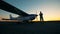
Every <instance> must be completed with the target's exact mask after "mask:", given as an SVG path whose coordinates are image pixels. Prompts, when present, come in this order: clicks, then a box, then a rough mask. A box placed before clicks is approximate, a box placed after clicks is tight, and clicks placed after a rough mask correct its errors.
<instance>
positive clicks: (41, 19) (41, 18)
mask: <svg viewBox="0 0 60 34" xmlns="http://www.w3.org/2000/svg"><path fill="white" fill-rule="evenodd" d="M39 15H40V21H44V20H43V13H42V12H41V11H40V14H39Z"/></svg>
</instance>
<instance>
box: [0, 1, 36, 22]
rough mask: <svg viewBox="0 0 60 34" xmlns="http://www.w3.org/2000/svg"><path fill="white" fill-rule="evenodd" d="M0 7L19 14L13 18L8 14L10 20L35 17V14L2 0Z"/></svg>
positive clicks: (23, 19) (23, 20)
mask: <svg viewBox="0 0 60 34" xmlns="http://www.w3.org/2000/svg"><path fill="white" fill-rule="evenodd" d="M0 9H1V10H5V11H7V12H11V13H15V14H18V15H20V16H19V17H17V18H13V17H12V16H11V15H10V20H21V21H22V22H27V21H32V20H34V19H35V18H36V17H37V14H28V13H25V12H24V11H22V10H20V9H18V8H16V7H14V6H13V5H11V4H9V3H7V2H5V1H3V0H0Z"/></svg>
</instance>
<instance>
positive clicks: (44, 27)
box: [0, 21, 60, 34]
mask: <svg viewBox="0 0 60 34" xmlns="http://www.w3.org/2000/svg"><path fill="white" fill-rule="evenodd" d="M0 34H60V21H46V22H31V23H19V24H18V22H17V23H15V22H0Z"/></svg>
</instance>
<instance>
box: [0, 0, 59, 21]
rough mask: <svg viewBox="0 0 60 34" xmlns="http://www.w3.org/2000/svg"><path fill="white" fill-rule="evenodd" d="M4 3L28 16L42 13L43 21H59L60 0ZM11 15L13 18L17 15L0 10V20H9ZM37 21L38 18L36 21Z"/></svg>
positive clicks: (11, 1) (13, 0)
mask: <svg viewBox="0 0 60 34" xmlns="http://www.w3.org/2000/svg"><path fill="white" fill-rule="evenodd" d="M4 1H5V2H7V3H9V4H11V5H13V6H15V7H17V8H18V9H21V10H23V11H24V12H26V13H28V14H36V12H37V14H38V15H39V12H40V11H42V13H43V16H44V20H45V21H49V20H60V0H4ZM10 14H12V16H13V17H17V16H18V15H16V14H13V13H9V12H6V11H4V10H1V9H0V19H1V18H9V15H10ZM37 20H39V16H38V19H37Z"/></svg>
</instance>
